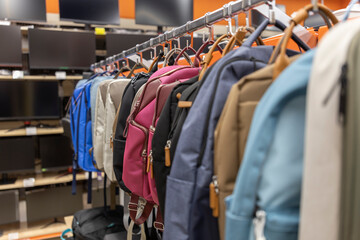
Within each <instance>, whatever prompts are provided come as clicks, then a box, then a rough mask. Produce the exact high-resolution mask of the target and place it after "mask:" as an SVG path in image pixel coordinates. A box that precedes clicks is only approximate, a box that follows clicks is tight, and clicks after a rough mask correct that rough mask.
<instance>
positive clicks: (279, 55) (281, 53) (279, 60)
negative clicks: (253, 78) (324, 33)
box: [269, 3, 338, 79]
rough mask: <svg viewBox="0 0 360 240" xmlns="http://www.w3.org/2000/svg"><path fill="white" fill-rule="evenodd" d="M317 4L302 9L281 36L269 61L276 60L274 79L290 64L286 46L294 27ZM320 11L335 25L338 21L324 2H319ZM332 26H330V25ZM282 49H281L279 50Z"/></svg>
mask: <svg viewBox="0 0 360 240" xmlns="http://www.w3.org/2000/svg"><path fill="white" fill-rule="evenodd" d="M314 8H315V6H314V5H313V4H309V5H307V6H305V7H304V8H303V9H300V10H299V11H298V12H297V14H296V16H295V17H294V18H293V19H292V20H291V23H290V26H289V27H288V28H287V29H286V31H285V33H284V35H283V37H282V38H281V40H280V42H279V44H278V45H277V46H276V48H275V49H274V52H273V54H272V55H271V58H270V61H269V63H273V62H275V65H274V76H273V77H274V79H276V78H277V76H278V75H279V74H280V73H281V72H282V71H283V70H284V69H285V68H286V67H287V66H288V65H289V58H288V56H287V55H286V47H287V44H288V42H289V39H290V37H291V36H292V35H293V33H292V32H293V29H294V28H295V26H296V25H297V24H299V23H300V22H302V21H304V20H305V19H306V18H307V17H308V16H309V12H310V11H314ZM317 8H318V11H320V12H322V13H323V15H325V16H327V17H328V18H329V19H330V20H331V22H332V23H333V24H334V25H335V24H337V23H338V20H337V18H336V17H335V15H334V14H332V12H331V10H330V9H329V8H327V7H326V6H324V5H322V4H319V3H318V4H317ZM329 27H330V26H329ZM279 49H280V50H279Z"/></svg>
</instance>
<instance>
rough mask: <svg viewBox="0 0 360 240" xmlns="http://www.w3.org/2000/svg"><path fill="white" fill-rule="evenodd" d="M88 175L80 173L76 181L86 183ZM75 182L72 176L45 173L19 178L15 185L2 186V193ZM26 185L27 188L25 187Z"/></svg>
mask: <svg viewBox="0 0 360 240" xmlns="http://www.w3.org/2000/svg"><path fill="white" fill-rule="evenodd" d="M31 178H34V179H35V181H34V183H33V184H31V185H29V179H31ZM93 178H96V174H93ZM87 179H88V177H87V174H85V173H78V174H76V181H84V180H87ZM72 180H73V176H72V174H68V175H65V176H63V175H61V174H58V173H43V174H39V175H35V174H33V175H27V176H21V177H18V178H17V180H16V181H15V183H13V184H5V185H0V191H3V190H11V189H19V188H25V187H38V186H46V185H53V184H60V183H68V182H71V181H72ZM25 185H26V186H25Z"/></svg>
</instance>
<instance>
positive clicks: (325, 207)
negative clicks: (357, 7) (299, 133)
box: [300, 20, 360, 240]
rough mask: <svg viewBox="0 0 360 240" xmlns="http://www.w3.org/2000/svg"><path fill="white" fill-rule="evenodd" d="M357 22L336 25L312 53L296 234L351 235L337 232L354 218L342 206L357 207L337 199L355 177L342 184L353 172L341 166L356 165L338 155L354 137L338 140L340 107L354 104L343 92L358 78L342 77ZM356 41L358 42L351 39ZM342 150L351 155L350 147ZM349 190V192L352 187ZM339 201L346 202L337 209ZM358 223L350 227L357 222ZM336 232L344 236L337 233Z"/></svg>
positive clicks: (313, 236) (341, 130) (320, 236)
mask: <svg viewBox="0 0 360 240" xmlns="http://www.w3.org/2000/svg"><path fill="white" fill-rule="evenodd" d="M359 27H360V25H359V20H352V21H348V22H343V23H340V24H338V25H336V26H335V27H334V28H333V29H331V30H330V31H329V32H328V33H327V35H325V36H324V38H323V39H322V40H321V42H320V43H319V47H318V50H317V53H316V56H315V59H314V70H313V72H312V74H311V77H310V81H309V86H308V95H307V98H306V101H307V105H306V134H305V135H306V141H305V159H304V178H303V189H302V190H303V192H302V201H301V224H300V239H329V240H331V239H351V238H350V237H349V235H340V233H344V229H346V228H349V227H350V226H351V225H352V224H356V223H358V222H355V221H354V220H355V219H351V220H350V221H345V220H344V219H342V217H341V216H343V215H342V214H344V213H345V212H346V210H345V209H346V208H348V212H351V214H354V213H355V212H357V213H358V211H357V210H356V208H351V207H350V206H351V204H350V203H349V202H347V203H346V204H344V203H343V202H342V201H343V198H344V196H346V194H344V191H346V189H348V188H349V185H348V184H350V183H351V182H352V183H354V182H355V180H354V179H355V178H354V179H351V180H348V182H347V185H344V183H345V182H343V181H346V180H345V179H346V177H345V176H348V177H350V176H352V174H351V172H346V174H345V172H343V171H346V170H345V169H346V167H345V166H346V164H350V165H348V166H349V168H350V169H352V170H351V171H355V170H354V169H356V164H351V163H350V162H348V161H350V159H351V158H344V155H343V154H344V153H343V151H344V150H345V149H346V148H347V147H350V146H351V145H352V144H356V142H355V140H354V139H352V140H351V141H348V142H343V141H344V139H346V138H344V137H343V134H344V125H343V120H342V119H343V118H344V117H345V113H346V114H347V112H344V110H345V107H348V106H350V105H349V104H354V103H353V102H352V101H349V102H348V101H347V100H345V98H347V95H346V94H347V93H346V88H347V89H348V90H347V91H352V89H354V85H355V84H357V83H356V82H357V81H358V79H351V80H352V81H351V80H350V79H349V78H347V73H350V72H349V71H348V69H347V68H348V66H350V65H348V64H352V63H354V64H355V63H356V62H355V60H353V59H351V60H349V55H350V54H352V53H353V51H350V49H349V47H350V45H351V43H352V41H353V39H354V37H355V36H358V34H359V31H360V28H359ZM339 36H341V38H339ZM358 44H359V42H357V43H356V45H358ZM329 49H331V51H329ZM356 54H358V51H357V52H356ZM356 56H357V55H356ZM357 67H358V65H356V68H357ZM349 70H350V69H349ZM347 84H348V86H347ZM352 84H354V85H352ZM350 89H351V90H350ZM354 91H356V88H355V89H354ZM357 94H358V93H357ZM347 123H348V122H346V123H345V127H346V124H347ZM356 124H358V122H356ZM356 129H357V128H353V129H352V130H350V131H348V130H347V131H348V132H346V133H345V134H351V133H353V134H354V135H355V131H356ZM345 143H346V144H345ZM348 144H350V145H348ZM356 148H358V146H357V147H356ZM347 154H349V153H347ZM347 156H348V157H349V156H353V157H355V156H356V155H355V151H354V152H351V153H350V155H347ZM354 159H356V158H354ZM356 160H357V161H358V160H359V159H358V158H357V159H356ZM350 191H351V194H354V191H355V190H350ZM354 196H355V195H351V198H352V200H350V201H354ZM351 198H350V199H351ZM354 203H355V202H354ZM342 207H346V208H345V209H342ZM357 209H358V208H357ZM357 216H359V214H357ZM357 226H358V225H357ZM357 226H356V227H355V229H356V228H358V227H357ZM339 236H343V237H340V238H339ZM354 239H358V237H357V238H356V237H355V238H354Z"/></svg>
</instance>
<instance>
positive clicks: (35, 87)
mask: <svg viewBox="0 0 360 240" xmlns="http://www.w3.org/2000/svg"><path fill="white" fill-rule="evenodd" d="M58 88H59V87H58V82H57V81H26V80H10V81H5V80H4V81H0V102H1V103H2V104H1V105H0V121H4V120H7V121H10V120H43V119H59V118H60V99H59V96H58V94H59V93H58Z"/></svg>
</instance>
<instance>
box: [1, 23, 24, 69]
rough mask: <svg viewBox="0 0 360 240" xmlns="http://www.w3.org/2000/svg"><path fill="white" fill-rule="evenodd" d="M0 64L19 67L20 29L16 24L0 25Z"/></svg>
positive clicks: (20, 58)
mask: <svg viewBox="0 0 360 240" xmlns="http://www.w3.org/2000/svg"><path fill="white" fill-rule="evenodd" d="M0 35H1V37H0V66H4V67H21V66H22V57H21V30H20V27H18V26H0Z"/></svg>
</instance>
